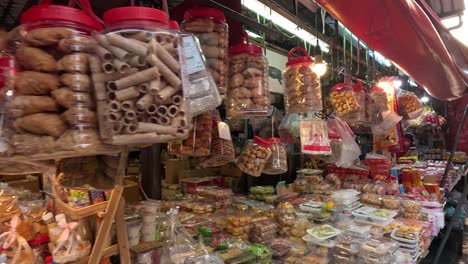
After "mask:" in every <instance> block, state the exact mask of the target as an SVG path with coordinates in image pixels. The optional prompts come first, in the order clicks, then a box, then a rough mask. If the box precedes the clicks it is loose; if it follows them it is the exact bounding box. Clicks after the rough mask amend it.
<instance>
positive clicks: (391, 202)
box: [382, 195, 401, 209]
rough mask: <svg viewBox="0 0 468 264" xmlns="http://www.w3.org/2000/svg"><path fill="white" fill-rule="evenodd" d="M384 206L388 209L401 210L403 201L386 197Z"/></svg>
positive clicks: (383, 199) (389, 196)
mask: <svg viewBox="0 0 468 264" xmlns="http://www.w3.org/2000/svg"><path fill="white" fill-rule="evenodd" d="M382 201H383V206H384V207H385V208H387V209H398V208H400V204H401V200H400V199H399V198H398V197H395V196H391V195H386V196H384V197H383V198H382Z"/></svg>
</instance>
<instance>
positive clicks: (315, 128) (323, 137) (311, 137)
mask: <svg viewBox="0 0 468 264" xmlns="http://www.w3.org/2000/svg"><path fill="white" fill-rule="evenodd" d="M300 133H301V152H302V153H304V154H312V155H329V154H330V153H331V147H330V142H329V140H328V132H327V125H326V123H325V122H324V121H323V120H322V119H319V118H316V117H314V116H310V117H307V118H304V119H302V120H301V123H300Z"/></svg>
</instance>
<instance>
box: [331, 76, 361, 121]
mask: <svg viewBox="0 0 468 264" xmlns="http://www.w3.org/2000/svg"><path fill="white" fill-rule="evenodd" d="M330 98H331V102H332V104H333V107H334V108H335V112H336V114H337V115H338V116H340V117H342V116H344V115H345V114H348V113H350V112H352V111H356V110H358V109H359V108H360V107H361V106H360V105H359V102H358V100H357V98H356V95H355V93H354V90H353V87H352V86H351V85H350V84H349V83H339V84H337V85H335V86H333V87H332V89H331V93H330Z"/></svg>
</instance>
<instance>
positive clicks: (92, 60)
mask: <svg viewBox="0 0 468 264" xmlns="http://www.w3.org/2000/svg"><path fill="white" fill-rule="evenodd" d="M88 62H89V69H90V70H91V72H92V73H101V72H102V69H101V61H100V60H99V58H98V57H96V56H94V55H91V54H88Z"/></svg>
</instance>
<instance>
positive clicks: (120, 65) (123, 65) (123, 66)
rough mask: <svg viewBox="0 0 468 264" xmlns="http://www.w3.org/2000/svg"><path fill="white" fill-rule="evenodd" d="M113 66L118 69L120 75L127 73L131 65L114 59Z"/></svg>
mask: <svg viewBox="0 0 468 264" xmlns="http://www.w3.org/2000/svg"><path fill="white" fill-rule="evenodd" d="M112 64H113V65H114V68H115V69H117V71H118V72H120V73H125V72H126V71H128V70H129V69H130V65H128V64H127V63H125V62H123V61H121V60H117V59H114V60H113V61H112Z"/></svg>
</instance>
